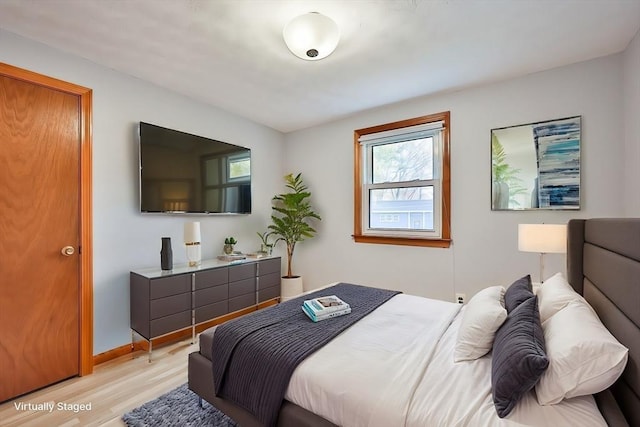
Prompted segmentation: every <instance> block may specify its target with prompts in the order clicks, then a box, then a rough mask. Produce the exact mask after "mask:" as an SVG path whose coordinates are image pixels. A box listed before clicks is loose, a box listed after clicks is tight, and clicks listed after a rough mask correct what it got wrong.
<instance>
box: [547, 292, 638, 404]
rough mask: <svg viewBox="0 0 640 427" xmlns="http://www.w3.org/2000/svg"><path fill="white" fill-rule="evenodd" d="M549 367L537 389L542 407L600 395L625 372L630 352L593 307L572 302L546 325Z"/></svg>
mask: <svg viewBox="0 0 640 427" xmlns="http://www.w3.org/2000/svg"><path fill="white" fill-rule="evenodd" d="M542 330H543V331H544V339H545V343H546V350H547V357H548V358H549V367H548V368H547V370H546V371H545V373H544V374H542V377H541V378H540V381H539V382H538V384H537V385H536V394H537V397H538V403H539V404H541V405H553V404H555V403H559V402H560V401H562V399H565V398H566V399H568V398H571V397H577V396H584V395H588V394H594V393H598V392H600V391H602V390H604V389H606V388H608V387H609V386H610V385H611V384H613V383H614V382H615V381H616V380H617V379H618V377H620V375H621V374H622V371H624V368H625V365H626V364H627V357H628V350H627V348H626V347H624V346H623V345H622V344H620V343H619V342H618V340H616V339H615V337H614V336H613V335H611V333H610V332H609V331H608V330H607V329H606V328H605V327H604V325H603V324H602V323H601V322H600V319H599V318H598V316H597V315H596V314H595V312H594V311H593V309H592V308H591V306H590V305H589V304H587V303H586V302H584V301H572V302H570V303H569V304H568V305H567V306H566V307H565V308H563V309H562V310H560V311H558V312H557V313H556V314H554V315H553V316H552V317H551V318H549V320H547V321H546V322H544V323H543V324H542Z"/></svg>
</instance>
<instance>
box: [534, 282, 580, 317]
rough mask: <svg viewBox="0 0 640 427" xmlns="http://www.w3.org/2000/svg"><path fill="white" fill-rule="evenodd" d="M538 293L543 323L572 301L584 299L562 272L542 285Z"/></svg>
mask: <svg viewBox="0 0 640 427" xmlns="http://www.w3.org/2000/svg"><path fill="white" fill-rule="evenodd" d="M536 295H538V308H539V309H540V322H542V323H544V322H545V321H546V320H547V319H549V318H550V317H551V316H553V315H554V314H556V313H557V312H558V311H560V310H562V309H563V308H564V307H565V306H566V305H567V304H569V303H570V302H571V301H584V299H583V298H582V297H581V296H580V294H578V293H577V292H576V291H575V290H574V289H573V288H572V287H571V285H570V284H569V282H567V279H565V278H564V276H563V275H562V273H556V274H554V275H553V276H551V277H550V278H549V279H547V281H545V282H544V283H543V284H542V285H541V286H540V288H539V289H538V292H537V294H536Z"/></svg>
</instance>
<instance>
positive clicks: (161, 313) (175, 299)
mask: <svg viewBox="0 0 640 427" xmlns="http://www.w3.org/2000/svg"><path fill="white" fill-rule="evenodd" d="M150 305H151V311H150V314H149V317H150V318H151V319H157V318H159V317H165V316H169V315H170V314H176V313H180V312H181V311H186V310H191V292H188V293H184V294H180V295H173V296H170V297H166V298H158V299H154V300H151V303H150Z"/></svg>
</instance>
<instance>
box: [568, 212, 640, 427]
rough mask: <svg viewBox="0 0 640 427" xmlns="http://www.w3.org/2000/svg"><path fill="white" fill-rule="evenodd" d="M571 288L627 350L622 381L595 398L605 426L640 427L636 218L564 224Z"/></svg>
mask: <svg viewBox="0 0 640 427" xmlns="http://www.w3.org/2000/svg"><path fill="white" fill-rule="evenodd" d="M567 249H568V250H567V275H568V280H569V283H571V286H573V287H574V289H575V290H576V291H578V292H579V293H581V294H582V295H583V296H584V297H585V299H586V300H587V301H588V302H589V304H591V306H592V307H593V308H594V309H595V311H596V313H598V316H599V317H600V320H601V321H602V323H603V324H604V325H605V326H606V327H607V329H609V331H610V332H611V333H612V334H613V335H614V336H615V337H616V338H617V339H618V341H620V342H621V343H622V344H623V345H625V346H626V347H627V348H628V349H629V360H628V362H627V367H626V369H625V371H624V373H623V374H622V376H621V377H620V379H619V380H618V381H617V382H616V383H615V384H614V385H613V386H612V387H611V388H610V389H609V390H608V391H607V392H605V393H601V394H600V395H599V396H596V399H597V400H598V406H600V409H601V411H602V413H603V415H604V416H605V418H606V419H607V422H608V423H609V425H625V423H624V421H623V420H620V419H619V416H620V415H619V413H616V407H615V406H616V405H615V403H617V405H618V407H619V409H620V410H621V412H622V414H624V417H625V418H626V421H627V423H628V424H629V425H632V426H640V218H597V219H588V220H583V219H578V220H571V221H569V224H568V248H567Z"/></svg>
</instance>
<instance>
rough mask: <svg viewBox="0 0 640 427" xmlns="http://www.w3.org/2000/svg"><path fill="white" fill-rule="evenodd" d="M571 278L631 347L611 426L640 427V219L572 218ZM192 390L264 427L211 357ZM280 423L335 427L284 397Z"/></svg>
mask: <svg viewBox="0 0 640 427" xmlns="http://www.w3.org/2000/svg"><path fill="white" fill-rule="evenodd" d="M567 277H568V280H569V283H571V286H573V287H574V289H575V290H576V291H577V292H579V293H580V294H582V295H583V296H584V297H585V298H586V300H587V301H588V302H589V303H590V304H591V306H592V307H593V308H594V309H595V310H596V312H597V313H598V316H599V317H600V319H601V320H602V323H603V324H604V325H605V326H606V327H607V328H608V329H609V331H611V333H612V334H613V335H614V336H615V337H616V338H617V339H618V340H619V341H620V342H621V343H622V344H623V345H625V346H626V347H627V348H629V361H628V363H627V367H626V369H625V371H624V373H623V374H622V376H621V378H620V379H619V380H618V381H617V382H616V383H615V384H614V385H613V386H612V387H611V388H610V389H608V390H605V391H604V392H602V393H599V394H598V395H596V396H595V397H596V402H597V404H598V407H599V408H600V411H601V412H602V414H603V416H604V418H605V420H606V421H607V423H608V424H609V426H614V427H625V426H629V425H632V426H640V397H639V396H640V371H639V368H640V218H625V219H608V218H607V219H604V218H599V219H589V220H583V219H579V220H571V221H569V224H568V247H567ZM189 388H190V389H191V390H193V391H194V392H195V393H197V394H198V395H200V396H201V397H202V398H203V399H205V400H207V401H208V402H210V403H211V404H213V405H214V406H215V407H216V408H218V409H220V410H221V411H222V412H224V413H226V414H227V415H229V416H230V417H231V418H233V419H234V420H235V421H236V422H237V423H238V424H239V425H240V426H242V427H262V424H261V423H260V422H259V421H258V420H257V419H256V418H255V417H254V416H253V415H251V414H250V413H249V412H247V411H245V410H244V409H242V408H239V407H237V406H235V405H234V404H232V403H230V402H228V401H226V400H224V399H221V398H219V397H216V396H215V394H214V392H213V378H212V368H211V362H210V361H209V359H207V358H206V357H204V356H203V355H201V354H200V353H199V352H194V353H191V354H190V355H189ZM277 425H278V427H336V426H335V425H334V424H333V423H331V422H329V421H327V420H325V419H324V418H321V417H320V416H318V415H315V414H313V413H311V412H309V411H307V410H306V409H304V408H301V407H300V406H297V405H295V404H293V403H291V402H288V401H284V403H283V405H282V408H281V409H280V415H279V418H278V424H277Z"/></svg>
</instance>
